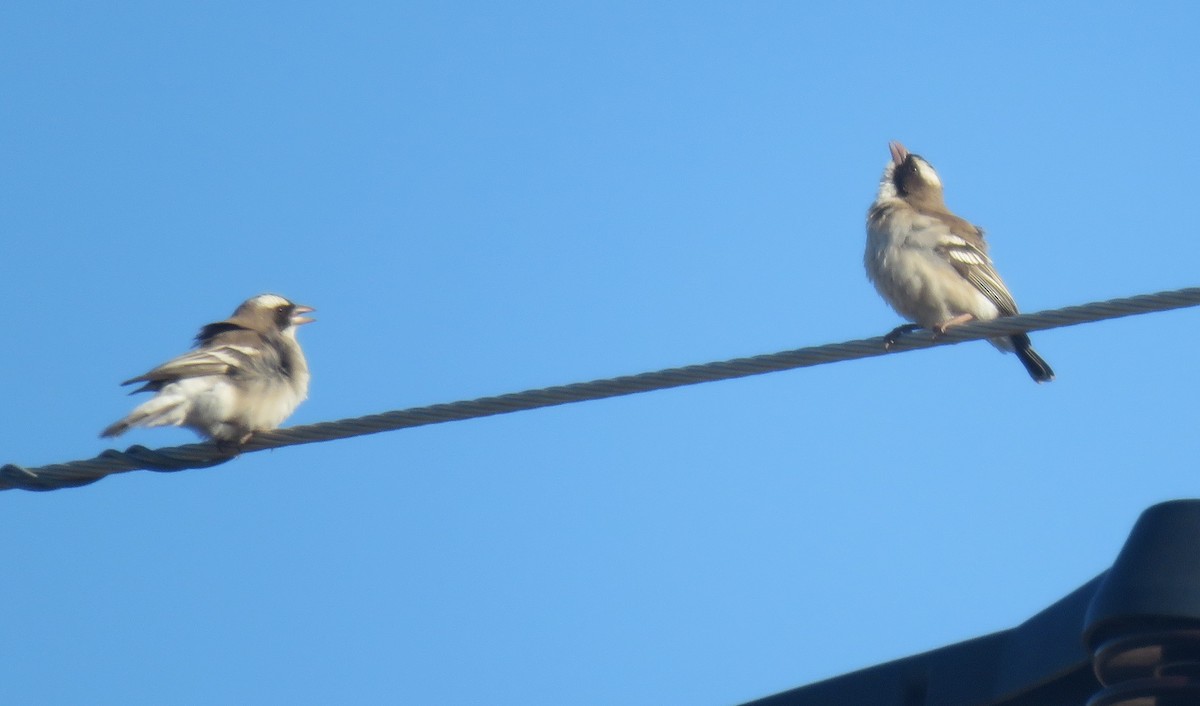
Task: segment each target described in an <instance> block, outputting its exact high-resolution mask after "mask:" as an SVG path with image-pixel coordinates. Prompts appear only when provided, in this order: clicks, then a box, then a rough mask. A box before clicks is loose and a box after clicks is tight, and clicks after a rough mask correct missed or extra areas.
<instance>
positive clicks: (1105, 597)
mask: <svg viewBox="0 0 1200 706" xmlns="http://www.w3.org/2000/svg"><path fill="white" fill-rule="evenodd" d="M744 706H1200V500H1176V501H1172V502H1167V503H1162V504H1160V505H1155V506H1153V507H1151V508H1150V509H1148V510H1146V511H1145V512H1144V513H1142V516H1141V517H1140V518H1139V519H1138V521H1137V523H1136V524H1135V525H1134V528H1133V532H1132V533H1131V534H1130V535H1129V539H1128V540H1127V541H1126V543H1125V547H1124V548H1123V549H1122V550H1121V553H1120V555H1118V556H1117V560H1116V562H1115V563H1114V564H1113V565H1112V568H1110V569H1109V570H1108V571H1106V572H1104V573H1103V574H1101V575H1100V576H1097V577H1096V578H1094V579H1092V580H1091V581H1089V582H1088V583H1086V584H1084V585H1083V586H1081V587H1079V588H1078V589H1076V590H1075V591H1074V592H1072V593H1071V594H1070V595H1068V596H1066V597H1065V598H1063V599H1062V600H1060V601H1058V602H1057V603H1055V604H1054V605H1052V606H1050V607H1049V608H1047V609H1046V610H1044V611H1042V612H1041V613H1038V614H1037V615H1035V616H1033V617H1032V618H1030V619H1029V620H1027V621H1026V622H1024V623H1023V624H1021V625H1019V626H1017V627H1015V628H1012V629H1011V630H1005V631H1002V632H998V633H993V634H991V635H985V636H984V637H979V638H976V639H974V640H968V641H967V642H961V643H958V644H955V645H950V646H948V647H943V648H941V649H937V650H933V651H931V652H926V653H924V654H919V655H915V656H913V657H907V658H905V659H900V660H896V661H894V662H888V663H886V664H881V665H878V666H875V667H870V668H868V669H863V670H860V671H857V672H853V673H850V674H846V675H843V676H840V677H835V678H833V679H829V680H826V681H822V682H818V683H816V684H810V685H808V686H802V687H799V688H797V689H792V690H790V691H785V692H783V693H780V694H776V695H774V696H768V697H766V698H763V699H759V700H757V701H752V702H749V703H747V704H745V705H744Z"/></svg>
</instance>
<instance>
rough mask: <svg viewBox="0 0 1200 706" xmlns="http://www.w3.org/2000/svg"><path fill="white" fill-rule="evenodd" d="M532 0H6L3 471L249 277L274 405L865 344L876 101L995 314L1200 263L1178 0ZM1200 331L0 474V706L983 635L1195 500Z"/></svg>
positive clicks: (2, 45) (418, 681) (609, 684)
mask: <svg viewBox="0 0 1200 706" xmlns="http://www.w3.org/2000/svg"><path fill="white" fill-rule="evenodd" d="M568 5H569V7H566V6H562V5H556V4H552V3H551V4H548V3H528V4H518V3H506V4H503V6H501V5H498V4H486V5H485V4H483V3H480V4H478V5H464V4H451V3H423V4H412V3H406V4H398V3H382V2H381V3H336V4H335V3H328V4H324V5H322V4H315V3H260V4H257V5H255V6H253V7H247V6H246V4H245V3H226V2H220V3H203V4H201V3H192V4H186V5H185V4H182V3H156V2H142V3H129V2H121V3H42V2H36V3H35V2H8V3H4V4H3V5H0V85H2V86H3V89H2V91H3V99H2V101H0V228H2V229H3V241H2V242H3V244H2V252H3V257H2V264H0V267H2V272H3V277H2V278H0V296H2V302H3V306H0V325H2V326H3V330H4V331H5V332H6V335H5V339H4V340H5V344H4V345H3V346H0V370H2V371H3V373H2V375H3V389H4V395H3V397H4V404H3V406H2V407H0V409H2V410H3V411H2V412H0V415H2V417H0V451H2V458H0V462H16V463H21V464H25V465H31V466H32V465H39V464H44V463H50V462H55V461H65V460H71V459H78V458H87V457H91V456H93V455H95V454H96V453H98V452H99V451H101V450H102V449H104V448H106V447H107V445H106V443H105V442H104V441H101V440H100V439H97V438H96V434H97V432H99V430H100V429H101V428H102V427H103V426H104V425H106V424H107V423H109V422H111V421H113V420H114V419H115V418H117V417H119V416H121V415H122V414H124V413H125V412H126V411H128V409H129V408H130V407H131V406H132V405H133V404H134V403H135V400H134V399H131V398H129V397H126V396H125V395H124V390H122V389H121V388H118V386H117V383H118V382H119V381H121V380H123V379H125V378H127V377H130V376H132V375H135V374H138V373H141V372H143V371H144V370H146V369H147V368H149V367H150V366H153V365H155V364H157V363H160V362H162V361H163V360H165V359H167V358H169V357H171V356H173V355H176V354H178V353H181V352H183V351H184V350H185V349H186V348H187V346H188V344H189V342H190V337H191V336H192V335H193V334H194V333H195V331H196V330H197V328H198V327H199V326H200V325H201V324H204V323H206V322H208V321H213V320H218V319H221V318H223V317H225V316H226V315H228V314H229V313H230V312H231V311H232V309H233V308H234V307H235V306H236V305H237V304H238V303H239V302H240V301H241V300H243V299H245V298H247V297H249V296H251V295H254V294H257V293H260V292H265V291H272V292H278V293H281V294H284V295H286V296H288V297H290V298H292V299H294V300H296V301H298V302H302V303H305V304H310V305H312V306H315V307H317V309H318V316H319V321H318V323H316V324H313V325H312V326H309V327H306V328H304V329H303V331H302V332H301V339H302V341H303V343H304V345H305V350H306V351H307V352H308V356H309V361H310V364H311V367H312V370H313V383H312V389H311V394H310V398H309V400H308V402H306V403H305V404H304V405H303V406H302V407H301V408H300V409H299V410H298V411H297V413H296V414H295V415H294V416H293V417H292V419H291V420H290V421H289V423H310V422H316V421H323V420H330V419H336V418H341V417H347V416H355V415H360V414H366V413H372V412H378V411H383V410H388V409H396V408H403V407H409V406H415V405H422V404H429V403H435V402H446V401H453V400H458V399H463V398H472V397H478V396H482V395H490V394H498V393H504V392H511V391H517V390H522V389H526V388H531V387H540V386H544V385H553V384H560V383H568V382H575V381H581V380H590V379H594V378H599V377H607V376H612V375H620V374H626V373H635V372H641V371H645V370H654V369H659V368H663V367H668V366H673V365H682V364H689V363H700V362H707V361H711V360H720V359H725V358H730V357H735V356H743V355H754V354H758V353H768V352H775V351H779V350H784V349H789V348H796V347H800V346H805V345H815V344H820V343H828V342H836V341H841V340H846V339H850V338H859V337H866V336H872V335H878V334H881V333H883V332H885V331H887V330H889V329H891V328H892V327H893V326H895V325H896V324H897V323H899V321H898V319H897V317H896V315H895V314H893V313H892V312H891V311H890V310H889V309H888V308H887V307H886V305H884V304H883V303H882V301H881V300H880V299H879V298H878V297H877V295H876V294H875V292H874V291H873V289H872V288H871V287H870V285H869V284H868V283H867V281H866V280H865V278H864V276H863V272H862V265H861V253H862V247H863V240H864V233H863V219H864V212H865V209H866V207H867V205H868V204H869V202H870V201H871V199H872V198H873V195H874V191H875V187H876V183H877V179H878V176H879V172H880V170H881V169H882V167H883V165H884V164H885V162H886V161H887V158H888V153H887V141H888V140H890V139H900V140H902V141H904V142H905V143H906V144H907V145H908V146H909V147H910V148H912V149H913V150H914V151H916V152H919V153H921V154H923V155H925V156H926V157H927V158H929V159H930V160H931V161H932V162H933V164H934V165H936V166H937V167H938V169H939V170H940V172H941V174H942V177H943V179H944V181H945V183H946V185H947V197H948V200H949V203H950V205H951V207H952V208H954V209H955V210H956V211H958V212H959V213H960V214H962V215H963V216H965V217H967V218H969V219H971V220H973V221H975V222H977V223H979V224H981V225H983V226H984V227H986V228H987V229H988V232H989V237H990V238H991V242H992V246H993V254H994V256H995V259H996V261H997V263H998V266H999V268H1000V270H1001V272H1002V273H1003V274H1004V275H1005V277H1006V279H1007V281H1008V284H1009V285H1010V287H1011V288H1012V290H1013V292H1014V293H1015V294H1016V296H1017V299H1018V301H1019V302H1020V303H1021V304H1022V306H1023V307H1024V308H1025V309H1026V310H1028V311H1033V310H1038V309H1044V308H1052V307H1058V306H1064V305H1069V304H1078V303H1083V302H1087V301H1093V300H1097V299H1106V298H1109V297H1114V296H1124V295H1130V294H1137V293H1143V292H1151V291H1159V290H1165V289H1172V288H1176V287H1182V286H1193V285H1197V284H1200V274H1198V271H1197V266H1196V261H1197V254H1198V250H1200V246H1198V245H1197V242H1198V240H1197V234H1196V232H1195V227H1194V223H1193V221H1194V219H1193V218H1192V214H1193V211H1194V210H1195V199H1196V176H1195V173H1196V168H1197V164H1200V141H1198V140H1197V136H1196V125H1197V122H1198V121H1197V116H1198V113H1200V103H1198V101H1200V99H1198V98H1197V92H1196V91H1195V77H1196V75H1197V70H1198V68H1200V67H1198V63H1200V62H1198V53H1197V48H1196V41H1195V27H1196V24H1197V21H1198V20H1200V17H1198V16H1197V15H1198V11H1197V10H1196V9H1195V6H1194V5H1192V4H1186V3H1177V4H1174V5H1172V4H1170V3H1166V4H1156V5H1155V6H1153V7H1147V8H1144V9H1134V8H1133V7H1126V4H1125V3H1092V2H1089V3H1073V4H1072V3H1061V4H1058V5H1055V6H1053V7H1049V6H1047V5H1046V4H1045V3H1003V4H994V5H992V6H990V7H964V6H963V5H962V3H951V2H945V3H931V4H925V5H905V6H903V7H901V6H897V5H895V4H894V3H893V4H885V3H879V4H872V3H837V4H836V8H835V7H815V6H813V5H811V4H807V3H782V2H778V3H729V4H712V3H696V2H688V3H677V4H659V5H658V6H657V7H647V6H646V3H627V4H618V3H603V4H599V3H597V4H581V3H570V4H568ZM1198 323H1200V312H1197V311H1195V310H1192V311H1183V312H1175V313H1168V314H1155V315H1150V316H1144V317H1138V318H1136V319H1125V320H1120V321H1113V322H1106V323H1100V324H1096V325H1090V326H1082V327H1076V328H1071V329H1064V330H1058V331H1052V332H1047V333H1041V334H1038V335H1036V336H1035V342H1036V344H1037V347H1038V350H1039V351H1040V352H1041V353H1042V354H1043V355H1044V356H1045V357H1046V358H1047V360H1049V361H1050V362H1051V363H1052V364H1053V365H1054V367H1055V369H1056V370H1057V372H1058V374H1059V379H1058V380H1057V381H1056V382H1054V383H1052V384H1050V385H1042V386H1037V385H1034V384H1033V383H1032V382H1030V380H1029V379H1028V378H1027V377H1026V375H1025V372H1024V371H1023V370H1022V368H1021V366H1020V365H1019V364H1018V362H1017V361H1016V360H1015V359H1014V358H1012V357H1011V356H1009V357H1006V356H1002V355H1000V354H998V353H997V352H996V351H994V350H993V349H992V348H991V347H990V346H987V345H985V344H982V343H975V344H966V345H962V346H956V347H948V348H940V349H938V350H934V351H926V352H923V353H911V354H905V355H899V356H890V357H886V358H877V359H872V360H868V361H860V362H853V363H846V364H839V365H832V366H826V367H821V368H816V369H810V370H803V371H795V372H789V373H782V374H773V375H767V376H762V377H757V378H754V379H747V380H740V381H733V382H725V383H719V384H709V385H700V386H696V387H690V388H686V389H678V390H673V391H668V392H658V393H650V394H644V395H638V396H633V397H626V398H621V399H615V400H608V401H602V402H595V403H586V404H581V405H573V406H568V407H560V408H555V409H549V410H541V411H535V412H528V413H521V414H515V415H510V416H505V417H498V418H491V419H485V420H477V421H470V422H463V423H454V424H446V425H441V426H436V427H428V428H422V429H417V430H410V431H404V432H398V433H391V434H384V435H379V436H373V437H367V438H360V439H354V440H350V441H342V442H335V443H327V444H320V445H314V446H307V447H299V448H291V449H283V450H278V451H274V452H267V453H258V454H252V455H249V456H246V457H244V458H241V459H238V460H236V461H234V462H232V463H229V464H226V465H223V466H220V467H217V468H214V469H210V470H202V471H189V472H184V473H177V474H154V473H147V472H138V473H129V474H125V475H121V476H118V477H114V478H109V479H107V480H104V481H101V482H99V483H97V484H95V485H92V486H88V487H85V488H80V489H73V490H63V491H57V492H52V493H45V494H39V493H27V492H23V491H10V492H7V493H3V494H2V495H0V531H2V532H3V536H4V537H5V546H6V550H5V552H4V567H5V569H4V572H3V580H2V581H0V604H2V605H3V606H5V608H4V610H3V611H2V612H0V625H2V626H3V627H2V630H0V635H2V636H3V637H2V639H0V702H3V703H10V704H18V703H39V704H78V703H89V704H213V703H298V704H325V703H379V704H383V703H414V704H415V703H447V704H475V703H489V704H523V705H527V704H561V703H577V704H646V705H650V704H654V705H661V704H687V705H700V704H731V703H738V702H741V701H745V700H749V699H752V698H755V697H759V696H763V695H766V694H770V693H774V692H776V691H779V690H783V689H786V688H790V687H794V686H798V685H801V684H805V683H809V682H812V681H815V680H819V679H823V678H826V677H830V676H834V675H837V674H840V673H843V672H846V671H849V670H853V669H857V668H860V667H865V666H869V665H872V664H875V663H878V662H881V661H884V660H889V659H893V658H897V657H901V656H905V655H909V654H912V653H915V652H919V651H923V650H926V649H930V648H934V647H938V646H941V645H944V644H947V643H951V642H955V641H959V640H963V639H966V638H970V637H973V636H976V635H979V634H982V633H986V632H990V631H994V630H999V629H1004V628H1007V627H1010V626H1013V625H1015V624H1017V623H1019V622H1021V621H1022V620H1024V619H1026V618H1027V617H1029V616H1031V615H1032V614H1034V613H1036V612H1037V611H1038V610H1040V609H1042V608H1043V607H1045V606H1047V605H1048V604H1050V603H1051V602H1053V601H1054V600H1056V599H1058V598H1059V597H1061V596H1063V595H1065V594H1066V593H1068V592H1069V591H1071V590H1072V589H1074V588H1075V587H1077V586H1079V585H1080V584H1082V583H1084V582H1085V581H1087V580H1089V579H1090V578H1092V577H1093V576H1094V575H1096V574H1097V573H1098V572H1100V571H1102V570H1104V569H1105V568H1106V567H1107V566H1108V565H1109V564H1110V563H1111V561H1112V560H1113V558H1114V556H1115V554H1116V552H1117V551H1118V550H1119V548H1120V546H1121V544H1122V542H1123V540H1124V538H1125V536H1126V533H1127V532H1128V530H1129V528H1130V526H1131V524H1132V523H1133V521H1134V520H1135V518H1136V517H1137V515H1138V514H1139V512H1140V511H1141V510H1143V509H1144V508H1145V507H1147V506H1148V505H1150V504H1152V503H1154V502H1157V501H1160V500H1165V499H1169V498H1176V497H1189V496H1195V495H1196V494H1197V493H1198V491H1197V488H1198V481H1197V468H1196V457H1197V455H1198V453H1200V443H1198V442H1197V434H1196V416H1195V400H1196V398H1197V394H1198V392H1200V390H1198V389H1197V379H1196V374H1195V370H1196V362H1195V361H1196V350H1197V347H1198V344H1200V336H1198V335H1197V324H1198ZM192 440H194V436H193V435H192V434H191V433H189V432H186V431H182V430H176V429H169V430H161V429H159V430H145V431H138V432H135V433H131V434H129V435H128V436H127V437H124V438H122V439H120V440H119V441H120V444H119V445H120V446H121V447H122V448H123V447H124V446H126V445H128V444H133V443H140V444H145V445H148V446H152V447H154V446H168V445H175V444H180V443H188V442H191V441H192Z"/></svg>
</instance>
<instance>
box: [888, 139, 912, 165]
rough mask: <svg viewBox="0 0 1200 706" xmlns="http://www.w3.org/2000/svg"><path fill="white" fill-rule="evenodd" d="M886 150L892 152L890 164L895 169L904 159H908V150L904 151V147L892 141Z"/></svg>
mask: <svg viewBox="0 0 1200 706" xmlns="http://www.w3.org/2000/svg"><path fill="white" fill-rule="evenodd" d="M888 149H889V150H891V152H892V163H893V164H895V165H896V166H897V167H898V166H900V165H901V164H903V163H904V159H905V158H906V157H908V150H906V149H904V145H902V144H900V143H899V142H896V141H895V140H892V141H891V142H889V143H888Z"/></svg>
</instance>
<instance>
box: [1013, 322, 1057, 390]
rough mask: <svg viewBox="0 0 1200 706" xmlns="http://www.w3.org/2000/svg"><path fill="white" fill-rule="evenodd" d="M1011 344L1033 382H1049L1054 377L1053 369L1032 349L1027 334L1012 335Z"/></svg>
mask: <svg viewBox="0 0 1200 706" xmlns="http://www.w3.org/2000/svg"><path fill="white" fill-rule="evenodd" d="M1012 344H1013V351H1014V352H1015V353H1016V354H1017V358H1019V359H1020V361H1021V364H1022V365H1024V366H1025V370H1027V371H1028V372H1029V377H1031V378H1033V380H1034V382H1050V381H1051V380H1053V379H1054V370H1052V369H1051V368H1050V364H1049V363H1047V362H1046V361H1044V360H1042V357H1041V356H1040V355H1038V354H1037V351H1035V350H1033V345H1032V344H1031V343H1030V341H1029V336H1028V335H1027V334H1024V333H1021V334H1017V335H1016V336H1013V337H1012Z"/></svg>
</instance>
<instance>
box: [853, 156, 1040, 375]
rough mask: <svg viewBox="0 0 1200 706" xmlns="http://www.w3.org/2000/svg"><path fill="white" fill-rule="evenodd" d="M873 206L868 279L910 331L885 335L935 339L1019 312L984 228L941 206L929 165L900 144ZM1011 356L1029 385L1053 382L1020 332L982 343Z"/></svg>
mask: <svg viewBox="0 0 1200 706" xmlns="http://www.w3.org/2000/svg"><path fill="white" fill-rule="evenodd" d="M889 147H890V149H891V153H892V160H891V161H890V162H889V163H888V164H887V166H886V167H884V170H883V176H882V177H881V178H880V180H879V192H878V194H877V195H876V197H875V203H873V204H871V208H870V209H869V210H868V211H867V249H866V254H865V255H864V256H863V261H864V263H865V265H866V268H867V277H868V278H869V279H870V280H871V282H872V283H873V284H874V285H875V289H876V290H878V291H879V294H880V295H881V296H882V297H883V298H884V299H885V300H886V301H887V303H888V304H890V305H891V306H892V308H893V309H895V310H896V313H898V314H900V315H901V316H903V317H904V318H906V319H908V320H909V321H912V322H914V323H915V325H907V326H901V327H899V328H897V329H895V330H894V331H892V332H891V333H890V334H888V336H887V341H888V345H890V344H891V343H894V342H895V340H896V338H897V337H898V336H900V335H901V334H903V333H905V332H907V331H911V330H915V329H917V328H927V329H931V330H933V331H934V334H935V335H940V334H943V333H945V332H946V329H948V328H950V327H951V326H956V325H958V324H963V323H966V322H968V321H989V320H991V319H995V318H997V317H1000V316H1013V315H1015V314H1017V313H1018V311H1017V303H1016V302H1015V301H1014V300H1013V297H1012V294H1010V293H1009V291H1008V287H1006V286H1004V281H1003V280H1001V279H1000V275H999V274H998V273H997V272H996V268H995V267H994V266H993V265H992V260H991V258H990V257H989V256H988V251H987V250H988V248H987V243H986V242H984V239H983V229H981V228H979V227H978V226H975V225H972V224H971V223H969V222H968V221H966V220H964V219H962V218H960V217H958V216H956V215H954V213H952V212H951V211H950V209H949V208H947V207H946V201H945V199H944V197H943V194H942V180H941V178H940V177H938V173H937V172H936V171H935V170H934V168H933V166H932V165H930V164H929V162H927V161H925V160H924V159H923V158H921V157H920V156H918V155H915V154H912V153H911V152H909V151H908V150H907V149H905V148H904V145H902V144H900V143H899V142H892V143H891V144H890V145H889ZM989 340H990V341H991V343H992V345H994V346H996V347H997V348H999V349H1000V350H1002V351H1006V352H1008V351H1011V352H1014V353H1016V355H1017V358H1018V359H1020V361H1021V363H1022V365H1024V366H1025V370H1026V371H1028V372H1029V376H1030V377H1031V378H1033V379H1034V380H1035V381H1036V382H1049V381H1050V380H1053V379H1054V371H1053V370H1051V369H1050V366H1049V365H1047V363H1046V361H1044V360H1042V357H1041V356H1039V355H1038V354H1037V353H1036V352H1035V351H1034V350H1033V346H1032V345H1031V344H1030V341H1029V336H1028V335H1027V334H1024V333H1020V334H1014V335H1012V336H1004V337H1001V338H992V339H989Z"/></svg>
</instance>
